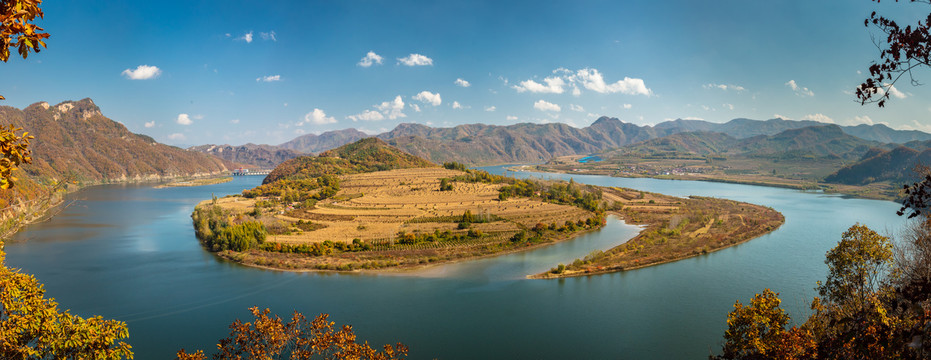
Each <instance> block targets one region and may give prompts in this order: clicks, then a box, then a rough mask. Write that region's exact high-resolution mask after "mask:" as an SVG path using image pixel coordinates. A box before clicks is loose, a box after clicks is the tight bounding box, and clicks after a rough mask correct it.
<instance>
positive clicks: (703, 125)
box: [281, 117, 931, 164]
mask: <svg viewBox="0 0 931 360" xmlns="http://www.w3.org/2000/svg"><path fill="white" fill-rule="evenodd" d="M826 125H829V126H834V128H832V129H834V130H836V129H840V130H841V131H840V133H843V134H847V135H851V136H856V137H859V138H861V139H864V140H869V141H878V142H889V141H894V142H906V140H909V139H923V138H926V137H927V138H929V139H931V134H926V133H922V132H918V131H904V130H893V129H890V128H888V127H886V126H884V125H858V126H846V127H844V126H841V127H838V126H837V125H832V124H824V123H820V122H817V121H811V120H802V121H795V120H785V119H770V120H766V121H759V120H751V119H733V120H731V121H728V122H726V123H723V124H719V123H712V122H708V121H704V120H683V119H677V120H672V121H666V122H663V123H660V124H657V125H656V126H638V125H635V124H630V123H625V122H622V121H620V120H618V119H616V118H609V117H601V118H599V119H598V120H596V121H595V122H594V123H592V124H591V125H590V126H588V127H584V128H575V127H571V126H569V125H566V124H560V123H549V124H531V123H521V124H514V125H507V126H498V125H485V124H467V125H459V126H456V127H451V128H434V127H429V126H426V125H420V124H400V125H398V126H397V127H395V128H394V129H393V130H391V131H388V132H386V133H382V134H379V135H377V137H378V138H380V139H382V140H385V141H387V142H388V143H389V144H391V145H393V146H397V147H398V148H401V149H403V150H404V151H407V152H409V153H411V154H414V155H417V156H420V157H423V158H426V159H430V160H431V161H435V162H444V161H458V162H462V163H467V164H501V163H519V162H543V161H546V160H549V159H551V158H553V157H558V156H565V155H579V154H590V153H597V152H603V151H606V150H609V149H613V148H620V147H623V146H626V145H630V144H634V143H638V142H642V141H646V140H650V139H656V138H662V137H665V136H669V135H674V134H679V133H695V132H715V133H723V134H726V135H727V136H729V137H731V138H734V139H738V140H739V139H750V138H753V137H759V136H764V137H766V136H774V135H777V134H780V133H782V132H785V131H787V130H796V129H801V128H807V127H812V126H826ZM840 133H838V132H837V131H834V132H833V133H832V134H826V133H825V134H821V135H820V136H825V135H832V136H839V135H840ZM790 134H792V133H790ZM797 134H798V135H806V133H805V132H800V133H797ZM809 135H810V134H809ZM363 137H365V134H364V133H361V132H359V131H357V130H355V129H347V130H340V131H331V132H326V133H323V134H320V135H304V136H301V137H299V138H296V139H294V140H292V141H289V142H287V143H284V144H282V145H281V146H282V147H286V148H289V149H296V150H299V151H305V152H311V153H313V152H319V151H323V150H325V149H328V148H333V147H337V146H340V145H343V144H346V143H350V142H352V141H355V140H357V139H360V138H363ZM692 140H698V139H692ZM705 140H707V139H705ZM762 140H765V139H763V138H760V139H757V140H756V141H762ZM770 140H771V141H777V142H778V141H783V142H784V145H787V146H791V145H792V143H793V141H792V140H791V139H781V140H780V139H770ZM834 140H835V143H831V144H822V145H823V146H820V147H815V148H812V149H813V151H814V152H813V153H812V156H831V155H830V154H832V153H833V154H834V156H842V155H841V154H842V153H843V151H842V150H844V147H845V145H844V144H846V143H849V144H853V142H851V141H852V140H851V139H840V138H836V139H834ZM664 141H666V142H667V143H666V144H665V145H666V146H672V147H675V146H681V147H682V149H681V150H688V148H689V146H693V145H694V146H699V145H700V144H697V143H693V144H691V145H689V144H687V142H688V141H690V140H689V139H686V138H678V139H676V138H670V139H667V140H664ZM673 142H682V143H681V144H678V145H674V144H673ZM705 145H713V146H711V148H707V149H705V150H698V149H692V150H698V151H697V152H696V153H702V152H703V151H714V150H713V148H714V147H716V146H719V145H720V144H717V145H715V144H705ZM777 145H778V144H777V143H771V144H768V145H767V144H763V143H761V144H757V146H758V148H757V149H756V150H755V151H756V152H757V153H759V154H764V153H766V152H769V153H771V154H773V153H775V152H777V150H778V149H776V148H775V147H776V146H777ZM811 145H816V144H811ZM859 145H860V144H858V145H857V146H859ZM649 146H651V145H649ZM747 146H751V145H750V143H748V145H747ZM798 146H801V144H798ZM767 147H772V149H770V150H766V148H767ZM796 150H798V149H796ZM860 150H863V151H861V152H860V154H862V152H864V151H865V149H860ZM690 151H691V150H690ZM858 151H859V150H858ZM783 152H785V151H783ZM798 154H801V153H798ZM785 155H786V156H793V155H792V154H789V153H786V154H785ZM800 156H801V155H800ZM843 156H850V155H849V154H845V155H843ZM855 156H859V154H857V155H855Z"/></svg>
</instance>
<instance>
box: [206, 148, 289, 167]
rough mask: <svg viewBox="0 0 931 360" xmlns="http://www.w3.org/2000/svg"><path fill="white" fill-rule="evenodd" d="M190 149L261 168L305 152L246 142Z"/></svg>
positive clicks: (273, 165)
mask: <svg viewBox="0 0 931 360" xmlns="http://www.w3.org/2000/svg"><path fill="white" fill-rule="evenodd" d="M188 150H191V151H196V152H202V153H205V154H209V155H213V156H216V157H218V158H221V159H223V160H226V161H231V162H235V163H240V164H244V165H249V167H257V168H261V169H272V168H274V167H275V166H277V165H278V164H281V163H282V162H285V161H287V160H291V159H293V158H296V157H298V156H301V155H305V154H304V153H303V152H300V151H297V150H292V149H286V148H282V147H280V146H274V145H256V144H252V143H249V144H245V145H239V146H233V145H199V146H192V147H190V148H188Z"/></svg>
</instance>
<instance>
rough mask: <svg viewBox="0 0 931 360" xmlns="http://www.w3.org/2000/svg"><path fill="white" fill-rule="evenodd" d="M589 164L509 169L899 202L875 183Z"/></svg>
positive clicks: (889, 190) (896, 195) (892, 191)
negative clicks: (641, 170)
mask: <svg viewBox="0 0 931 360" xmlns="http://www.w3.org/2000/svg"><path fill="white" fill-rule="evenodd" d="M585 165H586V164H579V166H580V167H577V168H571V169H569V168H565V169H562V168H558V167H554V166H547V165H546V164H543V165H532V166H531V165H519V166H513V167H510V168H508V170H510V171H537V172H549V173H558V174H573V175H574V174H579V175H602V176H611V177H621V178H651V179H661V180H687V181H708V182H719V183H728V184H741V185H755V186H768V187H775V188H783V189H793V190H802V191H822V192H824V193H827V194H841V195H845V196H850V197H854V198H858V199H868V200H887V201H896V200H897V199H899V197H900V195H899V189H898V187H894V186H891V185H890V184H886V183H873V184H869V185H864V186H858V185H845V184H834V183H823V182H818V181H812V180H804V179H787V178H783V177H778V176H766V175H761V174H753V175H741V174H733V175H727V174H723V173H677V172H668V173H660V174H649V173H647V174H644V173H634V172H625V171H618V170H613V169H606V168H596V169H589V168H586V167H585Z"/></svg>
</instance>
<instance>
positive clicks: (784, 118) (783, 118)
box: [773, 114, 792, 120]
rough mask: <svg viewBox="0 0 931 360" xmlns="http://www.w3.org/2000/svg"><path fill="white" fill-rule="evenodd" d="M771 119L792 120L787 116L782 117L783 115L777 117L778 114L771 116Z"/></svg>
mask: <svg viewBox="0 0 931 360" xmlns="http://www.w3.org/2000/svg"><path fill="white" fill-rule="evenodd" d="M773 118H776V119H782V120H792V118H790V117H788V116H783V115H779V114H773Z"/></svg>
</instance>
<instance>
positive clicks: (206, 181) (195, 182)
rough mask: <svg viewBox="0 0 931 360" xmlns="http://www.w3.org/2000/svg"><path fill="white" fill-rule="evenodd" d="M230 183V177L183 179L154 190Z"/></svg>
mask: <svg viewBox="0 0 931 360" xmlns="http://www.w3.org/2000/svg"><path fill="white" fill-rule="evenodd" d="M230 181H233V178H232V177H230V176H224V177H213V178H203V179H183V180H178V181H174V182H170V183H167V184H162V185H158V186H156V187H155V188H156V189H163V188H169V187H190V186H204V185H214V184H222V183H228V182H230Z"/></svg>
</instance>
